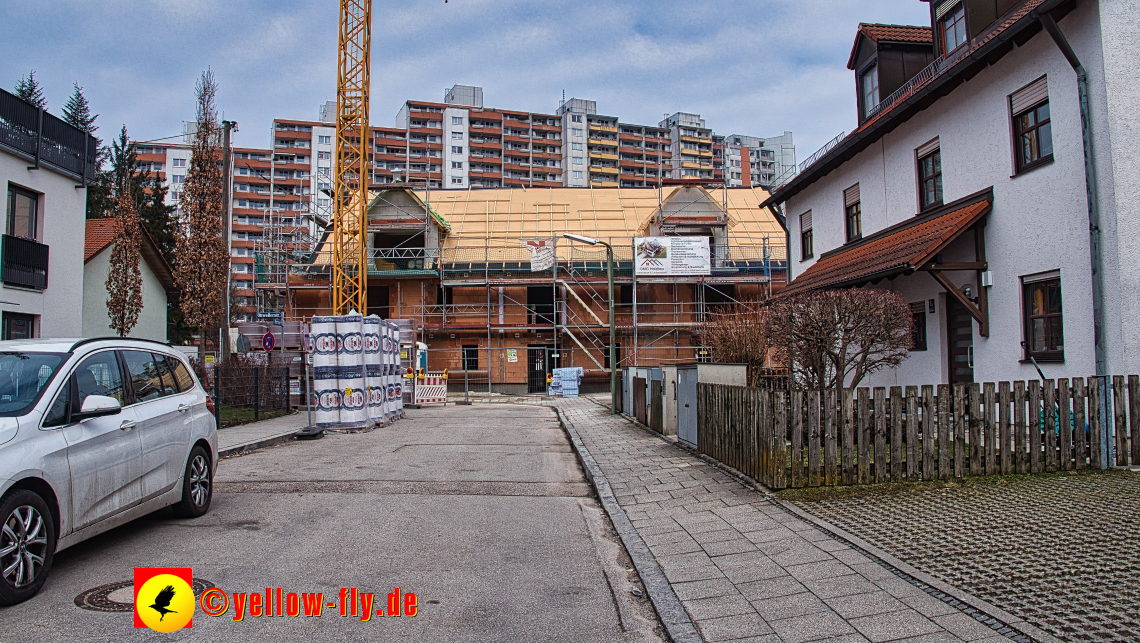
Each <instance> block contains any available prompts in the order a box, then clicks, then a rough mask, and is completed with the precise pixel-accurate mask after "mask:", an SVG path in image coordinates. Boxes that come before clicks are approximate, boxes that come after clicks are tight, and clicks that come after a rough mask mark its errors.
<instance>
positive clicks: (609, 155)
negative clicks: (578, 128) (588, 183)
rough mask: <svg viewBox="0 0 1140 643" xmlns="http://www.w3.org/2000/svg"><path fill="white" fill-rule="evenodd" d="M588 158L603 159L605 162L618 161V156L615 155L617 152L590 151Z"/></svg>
mask: <svg viewBox="0 0 1140 643" xmlns="http://www.w3.org/2000/svg"><path fill="white" fill-rule="evenodd" d="M590 158H591V159H605V160H607V161H616V160H618V155H617V152H602V151H596V150H590Z"/></svg>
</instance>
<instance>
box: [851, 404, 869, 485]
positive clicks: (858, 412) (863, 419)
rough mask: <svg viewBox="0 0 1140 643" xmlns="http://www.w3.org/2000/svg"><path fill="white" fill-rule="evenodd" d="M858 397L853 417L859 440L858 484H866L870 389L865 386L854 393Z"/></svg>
mask: <svg viewBox="0 0 1140 643" xmlns="http://www.w3.org/2000/svg"><path fill="white" fill-rule="evenodd" d="M856 393H857V397H858V404H857V406H856V409H855V417H856V418H857V420H858V422H859V426H858V431H859V433H858V440H859V445H858V447H859V476H858V480H859V484H868V483H870V482H871V468H870V464H869V463H868V461H867V452H868V451H869V450H870V444H871V429H870V425H871V399H870V397H871V396H870V393H871V391H870V389H868V388H867V387H866V386H864V387H862V388H860V389H859V390H858V391H856Z"/></svg>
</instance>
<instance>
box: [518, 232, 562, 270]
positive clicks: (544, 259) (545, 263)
mask: <svg viewBox="0 0 1140 643" xmlns="http://www.w3.org/2000/svg"><path fill="white" fill-rule="evenodd" d="M519 241H520V242H521V243H522V244H523V245H524V246H526V247H527V249H528V250H530V271H531V272H543V271H546V270H550V269H551V268H553V267H554V239H553V238H547V239H520V240H519Z"/></svg>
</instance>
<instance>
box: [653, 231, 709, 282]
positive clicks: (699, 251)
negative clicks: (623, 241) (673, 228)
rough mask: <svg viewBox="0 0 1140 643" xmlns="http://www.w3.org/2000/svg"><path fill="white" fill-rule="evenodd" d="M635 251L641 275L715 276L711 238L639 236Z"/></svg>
mask: <svg viewBox="0 0 1140 643" xmlns="http://www.w3.org/2000/svg"><path fill="white" fill-rule="evenodd" d="M633 248H634V264H633V265H634V271H635V273H636V274H637V275H638V276H642V277H655V276H657V277H669V276H685V275H709V274H712V261H711V257H710V255H709V238H708V237H636V238H635V239H634V240H633Z"/></svg>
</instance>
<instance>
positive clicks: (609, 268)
mask: <svg viewBox="0 0 1140 643" xmlns="http://www.w3.org/2000/svg"><path fill="white" fill-rule="evenodd" d="M562 236H563V237H565V238H567V239H570V240H571V241H580V242H582V243H585V244H589V245H591V246H596V245H599V244H600V245H603V246H605V247H606V289H607V291H608V292H607V296H608V297H609V301H610V348H609V355H610V413H612V414H614V415H617V414H618V413H619V411H618V407H617V349H616V347H615V344H616V343H617V326H616V325H615V322H616V317H617V314H616V311H615V310H614V247H613V246H611V245H610V244H608V243H606V242H605V241H602V240H600V239H593V238H591V237H584V236H582V235H578V234H571V233H569V232H566V233H563V235H562Z"/></svg>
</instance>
